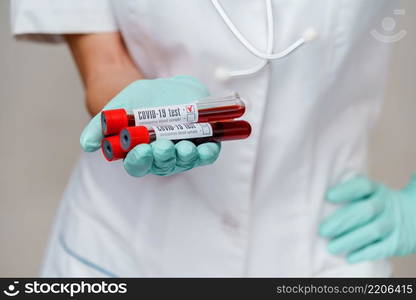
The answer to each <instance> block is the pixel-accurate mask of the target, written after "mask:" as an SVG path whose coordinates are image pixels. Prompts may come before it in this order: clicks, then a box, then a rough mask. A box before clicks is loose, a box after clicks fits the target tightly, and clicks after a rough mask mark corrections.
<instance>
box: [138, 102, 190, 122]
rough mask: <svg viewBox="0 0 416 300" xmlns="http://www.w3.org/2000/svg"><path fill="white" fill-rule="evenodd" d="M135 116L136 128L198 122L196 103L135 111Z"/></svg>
mask: <svg viewBox="0 0 416 300" xmlns="http://www.w3.org/2000/svg"><path fill="white" fill-rule="evenodd" d="M133 115H134V120H135V123H136V126H140V125H146V126H158V125H163V124H180V123H193V122H198V109H197V106H196V103H188V104H178V105H170V106H158V107H151V108H144V109H134V110H133Z"/></svg>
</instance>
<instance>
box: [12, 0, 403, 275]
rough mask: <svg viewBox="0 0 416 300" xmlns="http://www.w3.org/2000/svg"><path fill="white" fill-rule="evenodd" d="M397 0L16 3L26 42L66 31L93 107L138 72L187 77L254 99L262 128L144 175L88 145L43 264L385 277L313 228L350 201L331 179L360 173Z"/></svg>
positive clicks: (53, 38)
mask: <svg viewBox="0 0 416 300" xmlns="http://www.w3.org/2000/svg"><path fill="white" fill-rule="evenodd" d="M395 4H396V2H395V1H390V0H389V1H387V0H384V1H379V0H337V1H334V0H316V1H311V0H290V1H287V0H275V1H261V0H238V1H234V0H223V1H221V2H219V1H208V0H199V1H195V0H121V1H120V0H117V1H107V0H88V1H87V0H59V1H54V0H38V1H31V0H18V1H13V2H12V26H13V33H14V34H15V35H16V36H17V37H18V38H21V39H32V40H43V41H49V42H59V41H64V40H66V41H67V42H68V43H69V45H70V48H71V50H72V53H73V55H74V57H75V60H76V62H77V64H78V68H79V70H80V73H81V76H82V78H83V82H84V85H85V89H86V98H87V106H88V109H89V110H90V112H91V114H92V115H95V114H97V113H99V111H100V110H101V109H102V108H103V106H104V105H105V104H106V103H107V102H108V101H110V100H111V99H112V98H113V97H114V96H115V95H116V94H117V93H118V92H119V91H120V90H122V89H123V88H125V87H126V86H127V85H128V84H129V83H131V82H133V81H135V80H140V79H141V78H147V79H154V78H160V77H163V78H166V77H172V76H176V75H188V76H193V77H194V78H198V79H199V80H200V81H201V82H202V83H203V84H204V85H205V86H206V88H207V89H208V90H209V91H210V92H211V93H212V94H215V93H217V92H222V91H224V90H235V91H238V92H239V93H240V94H241V95H243V96H244V97H245V98H247V99H249V104H248V109H247V113H246V115H245V119H247V120H248V121H249V122H250V123H251V124H252V128H253V132H252V135H251V137H250V138H249V139H248V140H243V141H235V142H229V143H224V144H223V145H222V147H221V153H220V154H219V157H218V159H217V160H216V162H215V163H213V164H211V165H207V166H202V167H197V168H193V169H192V170H189V171H186V172H180V173H177V174H175V175H172V176H155V175H147V176H143V177H140V178H137V177H134V176H130V175H129V174H128V173H127V172H126V171H125V170H124V168H123V162H122V161H119V162H115V163H108V162H106V161H105V160H104V159H103V157H102V154H101V153H100V151H96V152H92V153H83V154H82V156H81V158H80V160H79V162H78V163H77V165H76V167H75V169H74V171H73V174H72V176H71V179H70V182H69V184H68V187H67V189H66V191H65V194H64V197H63V199H62V202H61V206H60V209H59V212H58V215H57V219H56V222H55V226H54V229H53V231H52V235H51V239H50V244H49V247H48V250H47V254H46V257H45V262H44V265H43V269H42V274H43V275H44V276H388V275H389V274H390V272H391V271H390V265H389V263H388V262H387V261H386V260H383V259H375V260H372V259H361V260H360V261H359V262H358V260H359V259H357V261H355V262H356V263H352V262H353V261H354V259H351V260H350V261H348V260H347V259H346V256H345V255H343V253H336V252H337V251H335V250H334V249H333V250H334V251H332V252H333V253H331V251H328V249H327V246H328V240H331V237H330V234H329V233H328V232H329V231H330V230H329V229H324V230H321V232H320V233H321V234H320V233H319V226H320V224H321V223H322V222H323V220H324V219H325V217H327V216H329V215H331V214H332V213H333V211H336V210H337V209H338V208H340V207H342V205H343V204H334V203H333V202H336V201H333V202H329V201H327V199H326V198H327V190H328V188H330V187H333V186H335V185H337V184H340V183H342V182H345V181H346V180H349V179H351V178H352V177H354V176H356V175H358V174H366V167H367V156H366V155H367V138H368V135H369V132H370V129H371V127H372V126H373V124H374V122H375V121H376V117H377V114H378V111H379V109H380V106H381V104H382V100H383V85H384V82H385V78H386V74H387V70H388V58H389V49H390V45H389V44H388V43H382V42H380V41H378V40H377V39H375V38H373V36H372V35H371V34H370V32H371V30H373V29H379V28H380V24H381V21H382V19H383V17H385V16H388V15H391V13H392V10H393V9H394V8H397V7H395V6H394V5H395ZM312 40H313V41H312ZM294 50H296V51H294ZM282 51H283V53H281V52H282ZM287 54H290V55H287ZM321 229H322V228H321ZM328 230H329V231H328ZM326 233H328V234H326ZM325 234H326V235H327V236H325ZM334 253H335V254H334ZM344 254H348V253H344ZM391 255H395V253H391ZM391 255H390V256H391ZM387 256H389V255H382V256H379V257H376V258H384V257H387Z"/></svg>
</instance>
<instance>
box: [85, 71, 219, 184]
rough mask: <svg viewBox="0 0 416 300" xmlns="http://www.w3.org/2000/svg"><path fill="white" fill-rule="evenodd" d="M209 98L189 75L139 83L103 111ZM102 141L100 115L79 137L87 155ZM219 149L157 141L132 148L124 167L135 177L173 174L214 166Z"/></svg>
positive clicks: (125, 90) (185, 143)
mask: <svg viewBox="0 0 416 300" xmlns="http://www.w3.org/2000/svg"><path fill="white" fill-rule="evenodd" d="M208 95H209V93H208V91H207V89H206V88H205V87H204V86H203V85H202V84H201V83H200V82H199V81H198V80H197V79H195V78H193V77H190V76H177V77H173V78H168V79H164V78H160V79H154V80H138V81H136V82H133V83H132V84H130V85H129V86H127V87H126V88H125V89H124V90H122V91H121V92H120V93H119V94H118V95H117V96H116V97H115V98H113V99H112V100H111V101H110V102H109V103H108V104H107V105H106V106H105V107H104V110H106V109H114V108H125V109H126V110H131V109H134V108H144V107H153V106H163V105H173V104H183V103H189V102H192V101H195V100H198V99H201V98H204V97H207V96H208ZM102 138H103V135H102V132H101V120H100V114H97V115H96V116H95V117H94V118H93V119H92V120H91V121H90V122H89V124H88V125H87V127H86V128H85V129H84V131H83V132H82V134H81V138H80V143H81V147H82V149H83V150H84V151H87V152H93V151H96V150H98V149H100V147H101V140H102ZM220 148H221V147H220V144H218V143H204V144H201V145H199V146H198V147H196V146H195V145H194V144H193V143H192V142H189V141H181V142H179V143H177V144H173V143H172V142H171V141H168V140H157V141H155V142H153V143H151V144H150V145H148V144H142V145H138V146H136V147H135V148H133V149H132V150H131V151H130V152H129V153H128V154H127V156H126V158H125V159H124V168H125V169H126V171H127V173H129V174H130V175H132V176H136V177H140V176H144V175H147V174H155V175H162V176H166V175H172V174H176V173H178V172H182V171H186V170H189V169H192V168H194V167H197V166H202V165H208V164H211V163H213V162H214V161H215V160H216V159H217V157H218V155H219V152H220Z"/></svg>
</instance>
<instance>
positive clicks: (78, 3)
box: [11, 0, 118, 42]
mask: <svg viewBox="0 0 416 300" xmlns="http://www.w3.org/2000/svg"><path fill="white" fill-rule="evenodd" d="M110 2H111V0H11V27H12V32H13V35H14V36H15V37H16V38H19V39H31V40H38V41H49V42H59V41H62V40H63V39H62V36H61V34H69V33H97V32H113V31H117V30H118V29H117V22H116V20H115V18H114V15H113V10H112V7H111V3H110Z"/></svg>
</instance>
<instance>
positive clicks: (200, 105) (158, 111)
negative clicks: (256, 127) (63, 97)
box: [101, 92, 246, 136]
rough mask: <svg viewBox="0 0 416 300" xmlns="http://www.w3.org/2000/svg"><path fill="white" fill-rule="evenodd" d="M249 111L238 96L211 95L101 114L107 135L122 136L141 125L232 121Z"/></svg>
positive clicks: (106, 111) (232, 94)
mask: <svg viewBox="0 0 416 300" xmlns="http://www.w3.org/2000/svg"><path fill="white" fill-rule="evenodd" d="M245 110H246V107H245V103H244V101H243V99H242V98H241V97H240V96H239V94H238V93H236V92H232V93H230V94H227V95H225V96H220V97H219V96H211V97H208V98H204V99H201V100H199V101H197V102H194V103H188V104H179V105H170V106H159V107H150V108H144V109H133V110H131V111H127V110H125V109H124V108H119V109H112V110H105V111H103V112H102V113H101V128H102V131H103V134H104V136H108V135H114V134H118V133H119V132H120V131H121V130H122V129H124V128H126V127H132V126H140V125H150V126H157V125H164V124H181V123H194V122H195V123H196V122H213V121H222V120H232V119H236V118H239V117H241V116H242V115H243V114H244V112H245Z"/></svg>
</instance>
